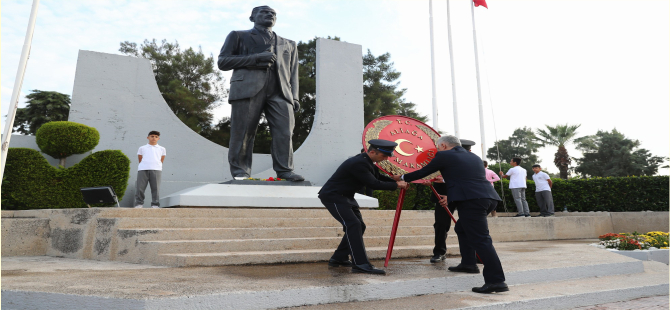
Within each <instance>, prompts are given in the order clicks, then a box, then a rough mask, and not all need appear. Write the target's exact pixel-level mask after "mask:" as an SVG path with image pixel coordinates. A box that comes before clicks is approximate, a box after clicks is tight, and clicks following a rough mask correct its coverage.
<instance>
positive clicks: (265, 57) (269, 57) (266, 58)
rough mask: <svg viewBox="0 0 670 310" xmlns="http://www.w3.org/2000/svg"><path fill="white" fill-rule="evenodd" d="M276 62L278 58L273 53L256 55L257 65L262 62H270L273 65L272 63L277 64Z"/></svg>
mask: <svg viewBox="0 0 670 310" xmlns="http://www.w3.org/2000/svg"><path fill="white" fill-rule="evenodd" d="M276 60H277V56H275V54H274V53H272V52H262V53H258V54H256V62H257V63H260V62H270V63H272V62H275V61H276Z"/></svg>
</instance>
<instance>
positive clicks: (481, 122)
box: [470, 1, 486, 158]
mask: <svg viewBox="0 0 670 310" xmlns="http://www.w3.org/2000/svg"><path fill="white" fill-rule="evenodd" d="M470 2H471V3H470V12H472V38H473V41H474V43H475V68H476V71H477V100H478V102H479V133H480V135H481V137H482V158H484V157H485V156H486V139H485V137H484V136H485V132H484V107H483V106H482V87H481V83H480V82H479V52H478V50H477V30H476V29H475V2H474V1H470Z"/></svg>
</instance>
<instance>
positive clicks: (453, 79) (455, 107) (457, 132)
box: [447, 0, 461, 138]
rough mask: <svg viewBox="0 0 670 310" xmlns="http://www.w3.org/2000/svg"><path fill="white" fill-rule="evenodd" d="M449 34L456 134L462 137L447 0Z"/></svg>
mask: <svg viewBox="0 0 670 310" xmlns="http://www.w3.org/2000/svg"><path fill="white" fill-rule="evenodd" d="M447 34H448V36H449V62H450V63H451V96H452V98H453V99H452V101H453V107H454V135H455V136H456V137H457V138H460V137H461V131H460V129H459V127H458V104H457V103H456V73H455V72H454V70H455V69H454V52H453V48H452V44H451V11H450V10H449V0H447Z"/></svg>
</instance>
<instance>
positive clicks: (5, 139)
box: [0, 0, 40, 184]
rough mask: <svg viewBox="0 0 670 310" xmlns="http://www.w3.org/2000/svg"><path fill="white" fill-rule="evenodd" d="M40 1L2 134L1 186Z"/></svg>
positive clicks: (32, 12)
mask: <svg viewBox="0 0 670 310" xmlns="http://www.w3.org/2000/svg"><path fill="white" fill-rule="evenodd" d="M39 4H40V0H33V7H32V9H31V10H30V19H29V21H28V30H26V39H25V41H24V42H23V50H22V51H21V61H20V62H19V68H18V69H17V70H16V79H15V80H14V90H12V99H11V101H10V102H9V111H7V119H6V120H5V130H4V131H3V132H2V134H3V135H2V147H1V148H2V155H1V156H2V163H0V164H1V165H2V170H0V184H2V176H3V175H4V174H5V162H6V161H7V149H8V148H9V140H10V138H11V137H12V128H14V117H15V116H16V108H17V104H18V101H19V94H20V93H21V86H23V75H24V74H25V72H26V66H27V65H28V57H29V56H30V45H31V44H32V42H33V31H34V30H35V19H36V18H37V7H38V6H39Z"/></svg>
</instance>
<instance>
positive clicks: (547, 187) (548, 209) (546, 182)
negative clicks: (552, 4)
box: [533, 165, 554, 217]
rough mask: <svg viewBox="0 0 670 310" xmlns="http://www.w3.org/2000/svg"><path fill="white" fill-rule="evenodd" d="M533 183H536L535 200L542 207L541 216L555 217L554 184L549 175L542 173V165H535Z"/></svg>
mask: <svg viewBox="0 0 670 310" xmlns="http://www.w3.org/2000/svg"><path fill="white" fill-rule="evenodd" d="M533 172H535V174H533V181H535V200H537V205H538V206H539V207H540V216H542V217H548V216H554V198H553V197H551V188H552V187H553V186H554V183H553V182H551V178H549V175H548V174H546V173H544V172H542V167H540V165H533Z"/></svg>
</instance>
